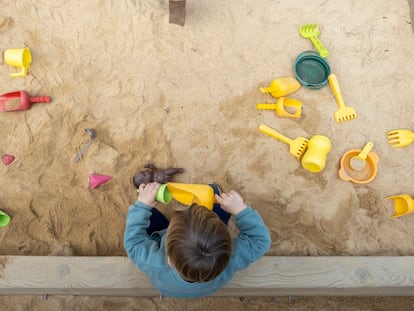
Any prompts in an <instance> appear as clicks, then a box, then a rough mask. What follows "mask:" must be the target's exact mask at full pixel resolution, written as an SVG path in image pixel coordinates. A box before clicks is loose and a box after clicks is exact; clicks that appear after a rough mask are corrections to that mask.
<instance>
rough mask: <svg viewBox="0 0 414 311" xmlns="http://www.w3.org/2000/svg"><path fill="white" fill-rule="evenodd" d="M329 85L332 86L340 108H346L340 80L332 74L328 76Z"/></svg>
mask: <svg viewBox="0 0 414 311" xmlns="http://www.w3.org/2000/svg"><path fill="white" fill-rule="evenodd" d="M328 81H329V85H330V86H331V89H332V92H333V94H334V95H335V98H336V101H337V102H338V106H339V107H340V108H342V107H344V106H345V104H344V99H343V98H342V93H341V89H340V88H339V83H338V79H337V78H336V75H335V74H333V73H331V74H330V75H329V76H328Z"/></svg>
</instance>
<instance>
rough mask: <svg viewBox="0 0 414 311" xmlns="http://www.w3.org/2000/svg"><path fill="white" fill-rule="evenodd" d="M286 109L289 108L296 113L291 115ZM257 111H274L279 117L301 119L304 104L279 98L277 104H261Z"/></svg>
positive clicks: (258, 105) (286, 98) (257, 106)
mask: <svg viewBox="0 0 414 311" xmlns="http://www.w3.org/2000/svg"><path fill="white" fill-rule="evenodd" d="M285 107H289V108H291V109H292V110H294V111H295V112H293V113H290V112H289V111H287V110H286V109H285ZM256 109H259V110H274V111H275V112H276V114H277V115H278V116H279V117H284V118H300V114H301V113H302V103H301V102H300V101H298V100H296V99H292V98H288V97H279V98H278V99H277V102H276V104H268V103H259V104H257V105H256Z"/></svg>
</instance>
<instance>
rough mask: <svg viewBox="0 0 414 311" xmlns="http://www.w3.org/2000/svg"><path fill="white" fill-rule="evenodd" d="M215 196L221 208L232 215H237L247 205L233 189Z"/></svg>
mask: <svg viewBox="0 0 414 311" xmlns="http://www.w3.org/2000/svg"><path fill="white" fill-rule="evenodd" d="M215 197H216V201H217V203H219V204H220V205H221V208H222V209H224V210H225V211H226V212H227V213H230V214H232V215H237V214H238V213H240V212H241V211H242V210H244V209H245V208H246V207H247V205H246V204H245V203H244V201H243V198H242V197H241V196H240V194H238V193H237V192H236V191H233V190H232V191H230V192H228V193H221V194H220V195H218V194H216V195H215Z"/></svg>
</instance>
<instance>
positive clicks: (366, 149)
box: [358, 141, 374, 160]
mask: <svg viewBox="0 0 414 311" xmlns="http://www.w3.org/2000/svg"><path fill="white" fill-rule="evenodd" d="M372 147H374V144H373V143H372V142H370V141H369V142H367V143H366V145H365V146H364V148H363V149H362V151H361V152H360V153H359V154H358V157H360V158H361V159H364V160H365V159H366V158H367V156H368V153H369V152H370V151H371V149H372Z"/></svg>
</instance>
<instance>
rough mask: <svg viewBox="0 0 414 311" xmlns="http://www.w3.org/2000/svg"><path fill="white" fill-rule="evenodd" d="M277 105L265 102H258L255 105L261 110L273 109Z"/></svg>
mask: <svg viewBox="0 0 414 311" xmlns="http://www.w3.org/2000/svg"><path fill="white" fill-rule="evenodd" d="M276 107H277V105H276V104H267V103H259V104H257V105H256V109H263V110H275V109H276Z"/></svg>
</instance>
